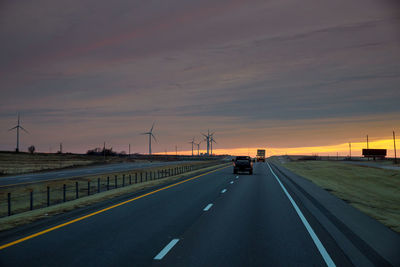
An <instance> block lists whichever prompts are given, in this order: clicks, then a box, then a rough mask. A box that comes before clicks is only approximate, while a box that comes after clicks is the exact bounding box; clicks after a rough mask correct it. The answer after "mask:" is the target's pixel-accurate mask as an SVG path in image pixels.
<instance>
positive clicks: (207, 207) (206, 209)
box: [203, 203, 213, 211]
mask: <svg viewBox="0 0 400 267" xmlns="http://www.w3.org/2000/svg"><path fill="white" fill-rule="evenodd" d="M212 206H213V204H212V203H210V204H208V205H207V206H206V207H205V208H204V209H203V211H208V210H209V209H211V207H212Z"/></svg>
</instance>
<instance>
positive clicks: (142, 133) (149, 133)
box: [141, 133, 151, 135]
mask: <svg viewBox="0 0 400 267" xmlns="http://www.w3.org/2000/svg"><path fill="white" fill-rule="evenodd" d="M145 134H151V133H141V135H145Z"/></svg>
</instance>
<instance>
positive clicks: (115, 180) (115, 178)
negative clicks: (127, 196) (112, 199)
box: [114, 175, 118, 188]
mask: <svg viewBox="0 0 400 267" xmlns="http://www.w3.org/2000/svg"><path fill="white" fill-rule="evenodd" d="M114 186H115V187H114V188H117V187H118V185H117V176H116V175H115V176H114Z"/></svg>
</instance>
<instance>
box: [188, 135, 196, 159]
mask: <svg viewBox="0 0 400 267" xmlns="http://www.w3.org/2000/svg"><path fill="white" fill-rule="evenodd" d="M189 144H192V157H193V145H195V144H196V143H195V142H194V137H193V138H192V141H191V142H189Z"/></svg>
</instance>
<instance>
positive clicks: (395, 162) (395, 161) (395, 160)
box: [393, 130, 397, 164]
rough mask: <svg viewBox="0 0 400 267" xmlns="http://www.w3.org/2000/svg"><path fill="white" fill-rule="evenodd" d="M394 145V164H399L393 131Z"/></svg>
mask: <svg viewBox="0 0 400 267" xmlns="http://www.w3.org/2000/svg"><path fill="white" fill-rule="evenodd" d="M393 145H394V164H397V155H396V135H395V133H394V130H393Z"/></svg>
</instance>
